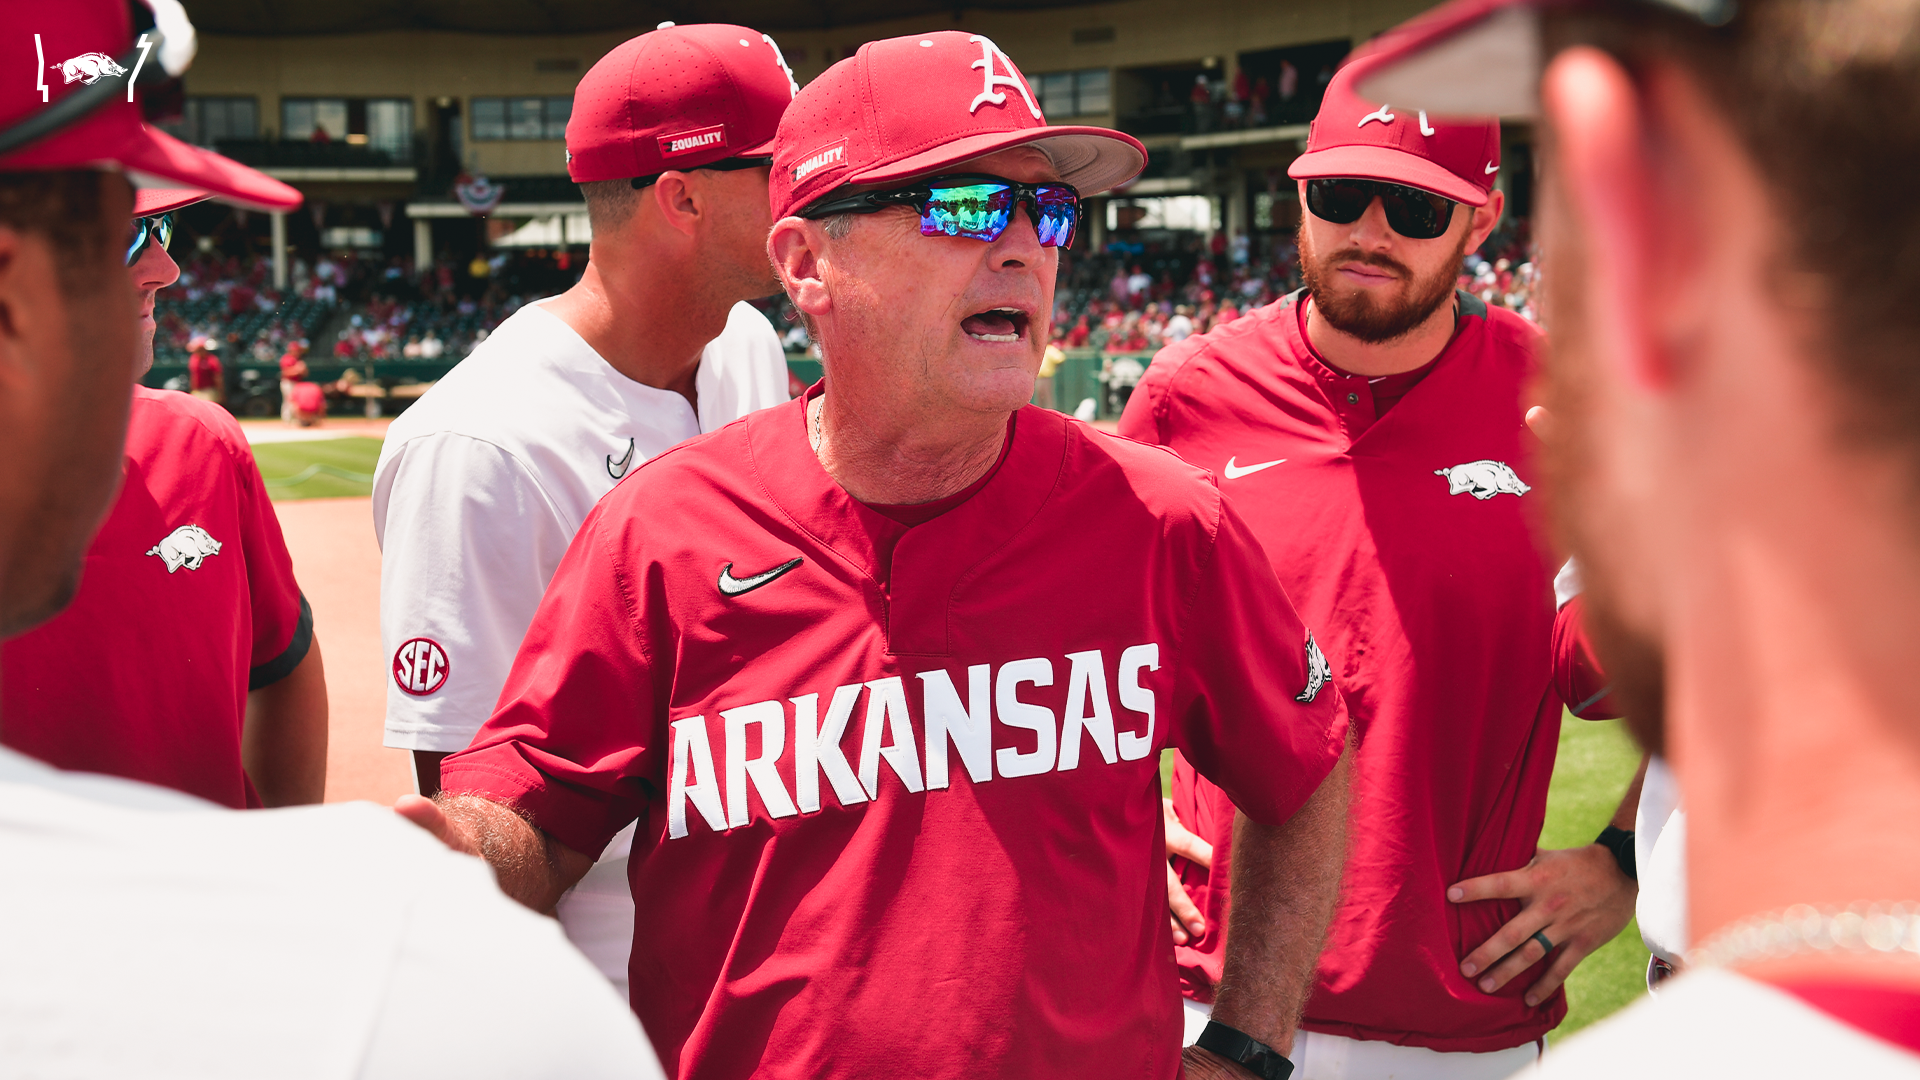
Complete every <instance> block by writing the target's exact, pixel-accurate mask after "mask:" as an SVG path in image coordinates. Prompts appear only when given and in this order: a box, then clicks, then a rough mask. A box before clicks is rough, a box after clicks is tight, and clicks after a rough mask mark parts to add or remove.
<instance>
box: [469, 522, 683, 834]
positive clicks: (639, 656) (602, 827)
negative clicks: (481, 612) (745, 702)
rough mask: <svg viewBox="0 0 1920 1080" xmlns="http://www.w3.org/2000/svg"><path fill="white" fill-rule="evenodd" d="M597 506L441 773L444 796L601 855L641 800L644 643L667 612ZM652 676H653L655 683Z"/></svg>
mask: <svg viewBox="0 0 1920 1080" xmlns="http://www.w3.org/2000/svg"><path fill="white" fill-rule="evenodd" d="M605 506H606V504H605V503H602V504H601V508H600V509H596V510H595V511H594V512H593V513H592V514H589V515H588V517H587V523H586V524H585V525H584V526H582V527H581V529H580V533H579V535H578V536H576V537H575V538H574V542H573V546H572V547H571V548H569V549H568V551H567V555H566V558H565V559H563V560H562V561H561V563H560V569H559V570H558V571H556V572H555V573H554V576H553V584H552V585H551V586H550V587H549V588H548V589H547V593H546V598H545V599H543V600H542V601H541V602H540V608H539V611H538V612H537V613H536V614H535V616H534V619H533V624H532V626H530V627H529V628H528V629H527V635H526V640H525V641H524V642H523V643H522V644H521V646H520V652H519V655H518V656H516V657H515V658H514V661H513V670H512V672H511V673H510V674H509V675H508V677H507V682H506V686H505V688H504V689H503V690H502V691H501V694H500V705H499V708H498V709H497V710H495V712H494V713H493V715H492V716H491V717H490V718H489V719H488V720H487V722H486V725H485V726H484V727H482V728H481V729H480V732H479V734H478V735H476V736H475V737H474V739H473V743H472V745H471V746H469V747H467V748H466V749H465V750H463V751H461V752H459V753H457V754H454V755H453V756H452V757H449V758H447V759H446V760H445V761H444V762H442V763H441V766H440V782H441V784H442V785H443V787H444V788H445V789H446V790H448V791H451V792H464V793H468V794H475V795H483V796H485V797H487V798H490V799H494V800H496V801H498V802H504V803H508V804H510V805H512V806H514V807H515V808H517V809H518V810H520V811H521V812H522V813H524V814H526V815H527V817H528V818H529V820H531V821H532V822H533V823H534V824H535V825H537V826H539V827H540V828H541V829H543V830H545V831H546V832H548V833H549V834H551V835H552V836H554V837H555V838H557V839H558V840H559V841H560V842H561V843H563V844H566V845H567V846H568V847H570V848H573V849H574V850H575V851H579V852H582V853H584V854H587V855H593V856H596V857H597V856H598V855H599V854H600V852H601V851H602V850H604V849H605V848H606V846H607V842H608V841H610V840H611V839H612V838H613V836H614V834H615V833H617V832H619V831H620V830H621V829H623V828H625V827H626V825H627V823H628V822H630V821H633V820H635V819H636V818H638V817H639V815H640V813H641V811H642V809H643V808H644V806H645V804H646V795H647V789H646V786H645V781H644V778H645V777H648V776H651V775H655V774H664V773H665V772H666V769H665V768H664V767H660V766H659V765H658V763H657V761H656V760H655V758H656V756H657V750H658V747H659V744H660V741H661V740H660V737H659V734H658V732H657V731H656V729H655V724H654V718H655V716H656V714H657V713H659V712H662V711H663V709H662V708H661V706H662V705H663V704H664V703H663V702H662V701H660V700H658V697H659V696H658V695H657V694H656V687H657V686H662V685H665V682H666V681H667V680H666V679H664V678H661V677H659V676H658V675H657V673H656V672H655V659H654V656H653V655H652V650H651V649H649V647H648V642H649V641H650V640H656V639H664V638H665V637H666V635H668V634H669V633H670V630H668V629H667V628H666V626H665V623H664V620H665V618H666V615H667V612H666V606H665V604H664V603H652V602H649V601H648V600H647V598H646V597H645V595H644V593H643V592H642V589H643V588H644V586H643V585H642V584H641V583H640V582H639V581H637V578H640V577H643V576H644V575H637V574H633V573H630V572H628V571H627V570H626V568H625V566H624V565H623V562H622V560H623V558H624V557H625V556H624V553H625V552H630V551H633V550H634V549H635V548H636V547H637V546H638V545H637V543H636V541H635V540H634V539H633V538H632V537H631V536H630V535H629V530H630V526H628V525H622V524H620V523H617V522H612V521H610V520H609V518H608V517H607V516H606V515H605V514H604V513H603V512H602V511H603V510H604V509H605ZM657 679H658V681H656V680H657Z"/></svg>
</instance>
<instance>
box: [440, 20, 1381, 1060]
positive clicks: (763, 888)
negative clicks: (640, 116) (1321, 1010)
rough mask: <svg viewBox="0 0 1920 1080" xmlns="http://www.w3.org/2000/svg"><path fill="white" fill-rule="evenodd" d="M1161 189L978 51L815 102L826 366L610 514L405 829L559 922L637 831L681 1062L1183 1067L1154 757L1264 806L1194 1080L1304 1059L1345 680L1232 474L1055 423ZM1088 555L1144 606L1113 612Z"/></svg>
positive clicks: (819, 310)
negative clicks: (1132, 223) (1106, 233)
mask: <svg viewBox="0 0 1920 1080" xmlns="http://www.w3.org/2000/svg"><path fill="white" fill-rule="evenodd" d="M1143 160H1144V155H1143V153H1142V151H1141V149H1140V147H1139V144H1138V143H1136V142H1134V141H1133V140H1132V139H1130V138H1128V137H1127V136H1125V135H1122V134H1120V133H1118V132H1113V131H1108V130H1105V129H1100V128H1085V127H1067V126H1049V125H1048V124H1047V123H1046V122H1045V120H1044V119H1043V118H1042V115H1041V112H1040V109H1039V106H1038V105H1037V104H1036V103H1035V102H1034V100H1033V96H1032V89H1031V87H1030V86H1028V84H1027V82H1026V80H1025V79H1024V78H1023V77H1022V76H1021V75H1020V74H1019V72H1018V71H1017V70H1015V69H1014V67H1013V64H1012V62H1011V61H1010V60H1009V59H1008V58H1007V57H1006V55H1005V54H1004V53H1002V52H1001V51H1000V50H999V49H998V48H997V47H996V46H995V45H994V44H993V42H991V41H989V40H987V39H985V38H983V37H980V36H978V35H971V36H970V35H968V34H965V33H960V32H954V31H943V32H937V33H931V34H927V35H924V36H919V35H916V36H911V37H905V38H893V39H889V40H885V41H879V42H874V43H871V44H869V45H867V46H865V47H863V48H862V49H861V50H860V51H859V53H858V54H857V55H856V56H854V57H852V58H849V59H847V60H844V61H842V62H841V63H840V64H838V65H836V66H835V67H833V68H832V69H830V70H829V71H827V72H826V73H825V74H823V75H822V76H820V78H818V79H816V80H814V82H813V83H811V84H810V85H808V86H807V87H806V88H805V89H804V90H802V91H801V92H800V94H799V96H798V97H796V98H795V99H794V101H793V104H792V105H791V106H790V107H789V108H788V110H787V112H786V115H785V117H784V118H783V119H782V121H781V124H780V131H779V134H778V136H777V137H776V139H775V146H774V160H773V182H772V200H773V216H774V218H775V219H776V220H775V223H774V226H773V232H772V235H771V237H770V239H769V242H768V246H769V250H770V254H771V255H772V259H773V264H774V266H775V268H776V269H777V270H778V271H779V272H780V275H781V278H782V280H783V282H784V284H785V285H786V288H787V292H788V294H789V296H791V297H792V298H793V301H794V304H795V306H796V307H797V308H798V309H799V310H800V312H801V313H802V314H804V315H805V316H806V318H807V319H808V320H809V321H810V322H811V324H812V326H813V329H814V331H815V334H814V336H815V339H816V340H818V341H819V342H821V344H822V346H823V352H824V356H825V362H826V378H825V380H824V381H823V382H822V384H821V385H819V386H817V387H815V388H814V389H812V390H811V391H809V392H808V393H807V394H806V395H805V396H804V397H802V398H801V399H799V400H796V401H794V402H792V403H790V404H788V405H785V406H779V407H775V408H772V409H766V410H763V411H761V412H757V413H753V414H751V415H749V416H748V417H747V418H746V419H744V420H742V421H738V422H735V423H733V424H731V425H728V426H727V427H724V428H722V429H720V430H719V431H717V432H713V433H711V434H708V435H705V436H702V437H700V438H697V439H694V440H692V441H690V442H687V443H684V444H682V445H681V446H680V447H678V448H676V449H674V450H672V451H669V452H667V453H665V454H662V455H660V456H659V457H656V458H654V459H653V460H651V461H649V462H647V463H646V464H644V465H642V466H640V467H638V468H636V469H635V470H634V472H633V474H632V475H631V476H629V477H628V478H627V479H626V480H624V481H622V482H621V484H620V486H619V487H617V488H615V489H614V490H613V492H611V493H610V494H609V495H607V496H606V497H605V498H604V499H602V500H601V502H600V504H599V506H598V507H597V508H596V509H595V511H594V513H593V515H592V516H591V517H589V518H588V520H587V522H586V524H585V525H584V526H583V527H582V528H581V530H580V532H579V534H578V536H577V537H576V538H575V539H574V541H573V545H572V547H571V549H570V550H569V551H568V553H567V556H566V558H565V560H563V561H562V563H561V564H560V568H559V570H558V571H557V573H556V574H555V576H554V579H553V584H552V585H551V586H550V587H549V589H548V591H547V595H546V598H545V600H544V601H543V602H542V604H541V607H540V610H539V613H538V614H537V615H536V616H535V618H534V621H533V625H532V628H531V629H530V630H529V631H528V634H527V637H526V640H525V643H524V644H523V645H522V646H521V650H520V655H519V657H518V658H517V659H516V660H515V662H514V666H513V671H512V674H511V675H510V676H509V678H508V680H507V684H506V688H505V690H504V692H503V693H502V695H501V699H500V700H501V704H500V706H499V707H498V708H497V709H496V711H495V713H494V715H493V717H492V718H491V719H490V720H488V722H487V724H486V726H485V727H483V728H482V729H481V731H480V733H479V735H478V736H477V737H476V739H475V741H474V743H473V745H472V746H470V747H469V748H468V749H466V750H464V751H462V752H460V753H457V754H454V755H453V756H452V757H450V758H448V759H447V760H446V762H445V763H444V764H443V766H442V768H441V775H442V777H443V779H444V781H445V784H446V788H447V791H446V793H445V794H443V795H442V797H441V800H440V802H439V803H438V804H430V803H426V802H424V801H423V800H419V799H417V798H414V799H407V800H403V804H402V809H403V811H404V812H405V813H407V814H408V815H409V816H412V817H415V818H416V820H419V821H421V822H422V823H423V824H426V825H428V826H430V827H432V828H434V829H435V830H436V831H438V832H440V833H441V834H442V835H443V836H445V837H446V838H447V839H448V840H449V842H450V843H453V844H455V845H457V846H460V847H463V848H468V849H472V850H478V851H481V852H483V853H485V854H486V855H487V857H488V858H489V859H490V860H491V861H493V862H494V864H495V866H496V867H498V868H500V871H501V874H502V880H503V881H504V882H505V883H506V885H507V887H508V888H509V889H510V890H512V891H515V892H516V893H517V895H519V896H521V897H522V898H524V899H525V900H526V901H528V902H529V903H530V904H533V905H535V906H539V907H546V906H550V905H551V904H552V903H553V900H554V898H555V897H556V896H557V895H558V894H559V892H560V891H561V890H562V889H564V888H565V887H566V885H567V883H568V882H569V881H570V880H572V879H573V878H575V877H577V876H578V875H579V874H580V873H581V871H582V870H584V868H585V866H586V864H587V862H588V861H589V858H590V856H591V854H592V853H593V852H595V851H598V850H599V847H600V846H601V845H604V844H605V843H606V842H607V839H608V837H610V836H612V835H613V834H614V832H615V831H617V830H619V829H620V828H621V827H622V826H624V825H625V824H626V823H627V822H629V821H633V820H635V819H636V818H638V819H639V820H640V822H641V825H640V829H639V832H638V835H637V836H636V838H635V840H634V845H633V856H632V862H631V871H630V874H631V881H632V883H633V895H634V902H635V905H636V909H637V912H636V922H635V934H634V949H633V960H632V964H631V968H630V971H631V975H632V980H631V985H632V988H633V1004H634V1008H635V1010H636V1011H637V1012H638V1013H639V1014H640V1016H641V1018H642V1020H643V1021H644V1022H645V1024H646V1026H647V1029H648V1032H649V1033H650V1034H651V1035H652V1037H653V1039H654V1041H655V1045H656V1046H657V1047H658V1048H659V1050H660V1052H661V1056H662V1057H663V1059H665V1060H666V1061H667V1062H668V1066H669V1068H670V1069H671V1070H673V1071H675V1072H676V1073H677V1074H678V1075H679V1076H681V1077H683V1078H688V1080H707V1078H729V1080H730V1078H744V1077H748V1076H755V1077H783V1078H785V1077H790V1078H794V1080H799V1078H808V1080H820V1078H826V1080H834V1078H846V1080H851V1078H865V1077H874V1078H881V1077H884V1078H888V1080H891V1078H894V1077H898V1076H900V1075H902V1074H903V1073H906V1074H911V1075H914V1076H919V1077H953V1078H960V1077H966V1078H969V1080H971V1078H974V1077H983V1076H992V1077H1002V1078H1021V1077H1041V1076H1047V1077H1052V1076H1109V1075H1130V1076H1146V1077H1152V1078H1153V1080H1172V1078H1174V1077H1176V1076H1179V1075H1180V1074H1181V1071H1182V1060H1183V1058H1182V1051H1181V1049H1180V1045H1179V1042H1180V1040H1179V1034H1180V1007H1179V998H1178V993H1177V988H1176V979H1175V972H1174V969H1173V965H1172V964H1171V962H1170V960H1171V947H1172V942H1171V941H1170V940H1169V937H1168V930H1167V925H1166V920H1165V916H1164V914H1163V911H1164V906H1165V902H1166V882H1165V874H1164V870H1162V869H1160V868H1159V867H1158V866H1157V865H1156V864H1157V862H1158V860H1159V858H1160V857H1161V855H1162V851H1163V849H1162V846H1161V835H1160V800H1159V775H1158V768H1157V764H1158V758H1159V752H1160V750H1161V748H1163V747H1166V746H1179V747H1180V748H1181V749H1182V750H1183V752H1184V753H1185V754H1186V755H1187V757H1188V758H1189V759H1190V760H1192V761H1193V762H1194V763H1195V765H1196V767H1197V768H1199V769H1200V770H1202V771H1203V772H1205V773H1206V774H1208V775H1210V776H1212V777H1213V778H1214V779H1215V780H1216V781H1217V782H1219V783H1220V784H1221V785H1222V787H1224V788H1226V789H1228V790H1231V791H1233V792H1234V793H1235V795H1236V797H1237V799H1238V800H1239V805H1240V807H1241V808H1242V810H1243V811H1244V816H1243V818H1242V821H1241V824H1240V826H1239V837H1240V844H1239V848H1238V866H1237V870H1236V878H1235V880H1236V882H1237V884H1238V887H1239V888H1241V889H1242V895H1243V896H1244V897H1246V898H1247V903H1246V904H1245V905H1244V907H1243V912H1242V914H1241V915H1240V916H1239V917H1237V919H1236V922H1235V926H1236V929H1237V933H1239V934H1240V935H1241V937H1240V938H1239V939H1237V940H1239V941H1241V942H1243V944H1241V945H1240V946H1239V947H1238V948H1237V950H1236V951H1235V952H1234V953H1233V954H1232V955H1231V956H1229V957H1228V958H1227V962H1226V963H1227V970H1228V971H1229V972H1230V973H1231V974H1232V975H1233V976H1234V977H1236V978H1238V980H1239V982H1238V983H1237V986H1238V987H1239V989H1237V990H1235V991H1232V992H1229V993H1226V994H1224V995H1223V996H1222V998H1221V1000H1220V1002H1219V1009H1218V1017H1217V1021H1218V1022H1217V1024H1216V1025H1215V1028H1214V1029H1211V1031H1210V1035H1209V1037H1208V1038H1207V1039H1206V1040H1203V1043H1202V1046H1203V1047H1204V1048H1203V1049H1192V1050H1189V1051H1187V1052H1186V1055H1185V1062H1186V1066H1187V1074H1188V1075H1192V1076H1244V1075H1249V1074H1251V1075H1255V1076H1262V1077H1267V1078H1270V1080H1277V1078H1281V1077H1285V1076H1286V1075H1287V1074H1288V1073H1289V1072H1290V1071H1291V1068H1292V1066H1291V1065H1290V1064H1289V1063H1288V1062H1287V1060H1286V1058H1285V1057H1284V1055H1285V1054H1286V1053H1287V1051H1288V1050H1289V1049H1290V1048H1291V1045H1292V1037H1293V1030H1294V1023H1295V1017H1296V1016H1297V1015H1298V1008H1299V1001H1300V999H1301V996H1302V994H1303V992H1304V990H1305V987H1306V984H1307V983H1308V981H1309V980H1310V979H1311V973H1312V968H1313V961H1314V958H1315V957H1316V956H1318V955H1319V951H1320V943H1321V937H1322V928H1323V927H1324V925H1325V922H1324V920H1325V919H1326V918H1327V917H1328V915H1329V914H1330V912H1331V910H1332V903H1333V892H1334V887H1335V885H1336V884H1337V880H1338V874H1339V866H1340V862H1341V853H1342V849H1343V843H1342V833H1343V829H1344V823H1345V797H1344V792H1345V769H1344V767H1342V766H1340V765H1339V764H1338V763H1339V762H1341V761H1343V760H1344V748H1345V745H1346V723H1345V714H1344V710H1343V709H1342V708H1341V706H1340V704H1339V694H1338V692H1337V690H1335V688H1334V687H1333V686H1331V685H1330V684H1329V683H1328V682H1327V680H1326V679H1325V673H1324V664H1323V662H1322V661H1320V659H1319V650H1318V649H1317V648H1316V647H1315V646H1314V645H1313V639H1312V637H1311V635H1310V634H1308V632H1307V629H1306V627H1304V626H1303V625H1301V623H1300V621H1299V620H1298V618H1297V617H1296V616H1295V615H1294V613H1293V608H1292V605H1291V604H1289V603H1288V602H1287V599H1286V596H1285V595H1284V593H1283V592H1282V591H1281V589H1280V588H1279V583H1278V582H1277V581H1276V580H1275V578H1274V575H1273V572H1272V570H1271V569H1270V568H1269V566H1268V564H1267V559H1266V556H1265V555H1264V554H1263V553H1261V551H1260V550H1259V548H1258V546H1257V545H1256V544H1255V543H1254V542H1253V540H1252V537H1251V535H1250V534H1249V532H1248V531H1247V529H1246V527H1245V525H1244V524H1243V523H1242V522H1241V519H1240V518H1239V516H1238V515H1237V514H1235V513H1234V512H1233V511H1232V510H1231V509H1230V508H1228V507H1227V506H1226V505H1225V504H1224V503H1223V501H1222V500H1221V498H1220V493H1219V491H1218V489H1217V488H1216V487H1215V486H1214V484H1213V483H1212V481H1211V480H1210V479H1208V478H1207V477H1206V476H1205V474H1203V473H1202V472H1200V471H1199V470H1197V469H1194V468H1192V467H1191V466H1188V465H1186V464H1184V463H1182V462H1180V461H1179V460H1177V459H1176V458H1175V457H1174V456H1173V455H1171V454H1167V453H1163V452H1161V451H1159V450H1156V449H1153V448H1150V447H1143V446H1141V445H1139V444H1137V443H1134V442H1132V441H1129V440H1125V439H1116V438H1112V437H1110V436H1107V435H1104V434H1102V433H1100V432H1097V431H1095V430H1093V429H1092V428H1090V427H1088V426H1087V425H1084V424H1081V423H1079V422H1077V421H1072V420H1069V419H1067V418H1065V417H1063V416H1061V415H1060V414H1059V413H1056V412H1053V411H1051V410H1046V409H1039V408H1036V407H1031V406H1028V405H1027V404H1026V403H1027V401H1028V399H1029V398H1030V396H1031V395H1032V393H1033V383H1034V373H1035V372H1036V370H1037V369H1038V367H1039V365H1040V362H1041V357H1042V352H1043V350H1044V348H1045V345H1046V340H1047V335H1046V321H1047V317H1048V314H1049V313H1050V312H1051V311H1052V306H1053V284H1054V278H1055V274H1056V272H1057V270H1058V248H1060V247H1062V246H1065V245H1067V244H1070V243H1071V242H1072V240H1073V236H1074V233H1075V230H1076V228H1077V226H1078V224H1079V216H1080V212H1081V202H1080V198H1079V192H1080V191H1086V192H1094V191H1100V190H1103V189H1105V188H1107V187H1110V186H1112V185H1114V184H1116V183H1120V182H1122V181H1124V180H1126V179H1128V178H1130V177H1132V176H1133V175H1135V174H1136V173H1137V171H1138V169H1139V167H1140V165H1141V164H1142V162H1143ZM1067 549H1071V550H1074V551H1075V552H1076V554H1077V557H1078V558H1079V559H1082V560H1085V561H1087V562H1088V563H1090V564H1094V565H1108V566H1127V567H1135V568H1138V569H1139V571H1140V576H1139V579H1138V580H1137V581H1136V582H1135V583H1134V585H1133V586H1132V587H1130V588H1127V589H1115V590H1102V591H1097V592H1096V593H1094V594H1093V595H1091V596H1090V595H1089V594H1088V593H1087V591H1086V590H1085V589H1083V588H1080V587H1079V586H1078V585H1077V584H1076V583H1075V582H1074V581H1073V579H1072V578H1071V577H1070V576H1062V575H1061V574H1059V573H1058V572H1057V566H1056V562H1057V558H1058V553H1059V552H1060V551H1062V550H1067ZM856 732H857V734H856Z"/></svg>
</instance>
